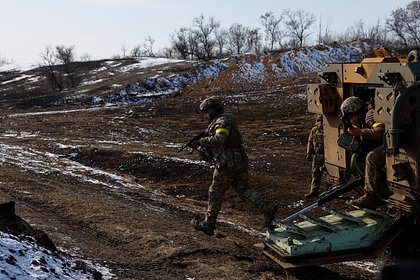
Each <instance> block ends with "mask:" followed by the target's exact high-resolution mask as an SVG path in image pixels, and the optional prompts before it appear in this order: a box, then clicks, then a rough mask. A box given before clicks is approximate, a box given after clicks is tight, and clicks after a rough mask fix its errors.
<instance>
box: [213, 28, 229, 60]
mask: <svg viewBox="0 0 420 280" xmlns="http://www.w3.org/2000/svg"><path fill="white" fill-rule="evenodd" d="M215 35H216V48H217V55H219V56H222V55H224V54H225V48H226V46H227V44H228V43H229V37H228V36H229V31H227V30H226V29H223V28H222V29H221V28H218V29H216V31H215Z"/></svg>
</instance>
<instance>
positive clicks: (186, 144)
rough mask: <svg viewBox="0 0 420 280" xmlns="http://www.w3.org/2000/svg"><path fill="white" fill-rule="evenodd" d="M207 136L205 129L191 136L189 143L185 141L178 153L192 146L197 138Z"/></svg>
mask: <svg viewBox="0 0 420 280" xmlns="http://www.w3.org/2000/svg"><path fill="white" fill-rule="evenodd" d="M206 136H207V132H206V131H203V132H201V133H200V134H198V135H196V136H194V137H193V138H191V139H190V140H188V142H187V143H185V144H184V145H182V147H181V148H179V150H178V153H179V152H182V151H183V150H185V149H186V148H191V144H192V142H194V141H197V140H200V139H201V138H203V137H206Z"/></svg>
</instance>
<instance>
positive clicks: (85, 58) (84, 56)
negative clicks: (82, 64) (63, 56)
mask: <svg viewBox="0 0 420 280" xmlns="http://www.w3.org/2000/svg"><path fill="white" fill-rule="evenodd" d="M79 60H80V61H91V60H92V56H91V55H90V54H88V53H84V54H82V55H81V56H80V58H79Z"/></svg>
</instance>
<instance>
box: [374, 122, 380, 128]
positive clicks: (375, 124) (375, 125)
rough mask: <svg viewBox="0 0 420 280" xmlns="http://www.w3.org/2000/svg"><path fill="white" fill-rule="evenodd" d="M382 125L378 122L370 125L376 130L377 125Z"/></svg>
mask: <svg viewBox="0 0 420 280" xmlns="http://www.w3.org/2000/svg"><path fill="white" fill-rule="evenodd" d="M381 124H382V123H380V122H376V123H374V124H373V125H372V128H376V127H377V126H378V125H381Z"/></svg>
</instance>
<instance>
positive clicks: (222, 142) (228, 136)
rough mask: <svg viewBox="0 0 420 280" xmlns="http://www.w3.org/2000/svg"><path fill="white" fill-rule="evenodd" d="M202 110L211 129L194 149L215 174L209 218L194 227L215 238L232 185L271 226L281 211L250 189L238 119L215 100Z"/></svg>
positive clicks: (265, 224)
mask: <svg viewBox="0 0 420 280" xmlns="http://www.w3.org/2000/svg"><path fill="white" fill-rule="evenodd" d="M198 111H199V112H201V113H202V114H203V116H204V118H205V119H206V120H207V121H208V122H209V126H208V127H207V129H206V131H205V134H204V135H205V136H204V137H202V138H200V139H198V140H194V141H193V142H192V143H191V144H190V147H191V148H193V149H197V150H198V151H199V153H201V154H202V155H203V154H204V158H207V159H208V160H209V161H210V162H211V163H212V164H213V165H214V173H213V181H212V184H211V186H210V188H209V193H208V196H209V197H208V208H207V212H206V214H205V218H204V219H203V220H201V219H193V220H191V225H192V226H193V227H194V229H196V230H200V231H202V232H204V233H205V234H207V235H209V236H212V235H213V234H214V229H215V227H216V219H217V216H218V214H219V211H220V209H221V205H222V199H223V195H224V194H225V192H226V191H227V189H228V188H229V186H232V187H233V188H234V190H235V191H236V193H237V194H238V195H239V197H240V198H241V199H243V200H246V201H248V202H250V203H252V204H254V205H255V206H256V207H257V208H258V209H259V210H260V211H261V212H262V213H263V214H264V227H268V226H269V225H270V223H271V222H272V220H273V219H274V215H275V213H276V212H277V204H276V203H274V202H273V201H271V200H268V199H266V198H264V197H263V196H262V195H261V194H259V193H258V192H256V191H255V190H254V189H252V188H251V187H250V186H249V175H248V157H247V155H246V152H245V148H244V146H243V140H242V136H241V133H240V132H239V130H238V125H237V122H236V118H235V116H234V115H232V114H229V113H224V108H223V104H222V102H221V101H220V100H218V99H216V98H212V97H210V98H207V99H205V100H204V101H202V102H201V104H200V106H199V109H198Z"/></svg>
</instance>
